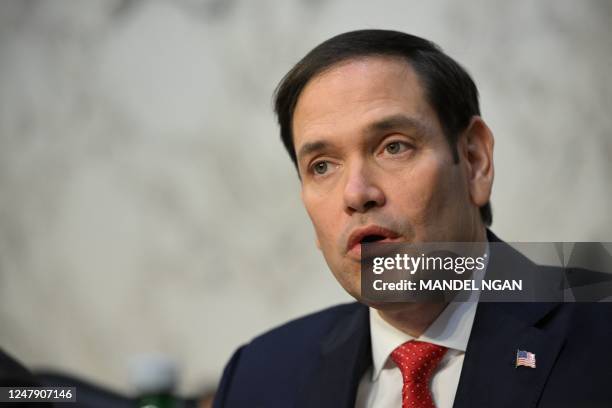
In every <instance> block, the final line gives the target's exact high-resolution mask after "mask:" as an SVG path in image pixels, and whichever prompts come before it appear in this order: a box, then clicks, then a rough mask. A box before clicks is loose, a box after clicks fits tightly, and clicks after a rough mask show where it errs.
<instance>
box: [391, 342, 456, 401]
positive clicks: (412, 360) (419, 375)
mask: <svg viewBox="0 0 612 408" xmlns="http://www.w3.org/2000/svg"><path fill="white" fill-rule="evenodd" d="M446 350H447V349H446V347H442V346H438V345H436V344H431V343H426V342H424V341H416V340H411V341H407V342H406V343H404V344H402V345H401V346H399V347H398V348H396V349H395V350H393V352H392V353H391V359H392V360H393V361H394V362H395V364H397V366H398V367H399V369H400V371H401V372H402V377H403V378H404V386H403V387H402V408H435V407H436V406H435V404H434V402H433V399H432V397H431V391H430V390H429V380H430V379H431V375H432V374H433V372H434V370H435V368H436V366H437V365H438V363H440V360H442V357H444V353H446Z"/></svg>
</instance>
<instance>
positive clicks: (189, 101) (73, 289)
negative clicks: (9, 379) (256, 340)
mask: <svg viewBox="0 0 612 408" xmlns="http://www.w3.org/2000/svg"><path fill="white" fill-rule="evenodd" d="M611 14H612V3H610V2H609V1H605V0H602V1H580V2H578V1H573V0H562V1H560V0H546V1H538V2H533V1H505V0H501V1H484V0H483V1H478V0H471V1H461V2H457V1H453V0H447V1H428V2H422V1H405V0H401V1H400V0H398V1H385V2H370V1H367V2H366V1H363V2H356V1H352V0H335V1H322V0H318V1H305V0H302V1H296V0H293V1H249V0H242V1H238V0H235V1H230V0H227V1H222V0H221V1H217V0H207V1H206V0H175V1H144V0H143V1H137V0H131V1H130V0H107V1H80V0H72V1H69V0H61V1H60V0H53V1H51V0H47V1H43V0H39V1H35V0H28V1H25V0H23V1H22V0H2V1H1V2H0V90H1V91H0V191H1V193H0V347H3V348H5V349H6V350H7V351H9V352H11V353H13V354H14V355H16V356H17V357H19V358H20V359H22V360H23V361H24V362H25V363H27V364H28V365H30V366H31V367H52V368H56V369H61V370H64V371H66V372H69V373H73V374H75V375H79V376H82V377H84V378H86V379H89V380H92V381H96V382H98V383H100V384H102V385H106V386H110V387H113V388H114V389H117V390H119V391H124V392H129V391H131V385H130V380H129V378H128V377H129V375H128V370H127V365H128V362H129V360H130V359H131V358H132V357H133V356H135V355H138V354H139V353H143V352H160V353H164V354H166V355H168V356H170V357H172V358H174V359H175V360H176V361H177V362H178V364H179V365H180V368H181V373H182V377H181V383H180V389H181V391H182V392H193V391H196V390H198V389H199V388H200V387H202V386H204V385H206V384H215V383H216V381H217V380H218V377H219V375H220V372H221V369H222V367H223V365H224V363H225V362H226V360H227V359H228V358H229V356H230V354H231V352H232V351H233V350H234V349H235V348H236V347H237V346H239V345H240V344H241V343H243V342H245V341H248V340H249V339H250V338H252V337H253V336H255V335H256V334H258V333H261V332H262V331H264V330H266V329H269V328H271V327H273V326H275V325H278V324H280V323H282V322H284V321H286V320H288V319H290V318H293V317H296V316H299V315H302V314H304V313H307V312H311V311H314V310H317V309H320V308H322V307H325V306H328V305H331V304H334V303H338V302H343V301H348V300H349V297H348V295H346V294H345V293H344V292H343V291H342V289H341V288H340V287H339V285H338V284H337V283H336V282H335V280H334V279H333V278H332V276H331V274H330V273H329V272H328V270H327V267H326V265H325V264H324V262H323V259H322V257H321V256H320V254H319V253H318V252H317V250H316V247H315V245H314V239H313V234H312V230H311V226H310V224H309V221H308V219H307V216H306V214H305V211H304V210H303V209H302V206H301V203H300V200H299V185H298V181H297V179H296V176H295V173H294V170H293V167H292V165H291V163H290V161H289V158H288V157H287V155H286V154H285V152H284V151H283V148H282V145H281V143H280V141H279V136H278V129H277V127H276V124H275V119H274V116H273V114H272V109H271V94H272V91H273V89H274V87H275V86H276V84H277V83H278V81H279V80H280V78H281V77H282V75H283V74H284V73H285V72H286V71H287V70H288V69H289V68H290V67H291V66H292V64H294V63H295V62H297V60H298V59H299V58H300V57H301V56H303V55H304V54H305V53H306V52H307V51H308V50H310V49H311V48H312V47H314V46H315V45H316V44H318V43H319V42H321V41H322V40H324V39H327V38H328V37H330V36H332V35H335V34H338V33H340V32H343V31H348V30H352V29H358V28H390V29H399V30H402V31H406V32H409V33H413V34H417V35H421V36H424V37H426V38H429V39H431V40H433V41H435V42H437V43H438V44H440V45H441V46H442V48H443V49H445V50H446V51H447V52H448V53H449V54H450V55H451V56H453V57H454V58H456V59H457V60H458V61H460V62H461V63H462V64H463V65H464V66H465V67H466V68H467V70H468V71H469V72H470V73H472V75H473V77H474V78H475V80H476V83H477V84H478V86H479V88H480V91H481V102H482V109H483V116H484V118H485V120H486V121H487V122H488V123H489V125H490V127H491V128H492V129H493V132H494V134H495V136H496V147H495V164H496V180H495V187H494V194H493V208H494V224H493V230H494V231H495V232H496V233H497V234H498V235H500V237H502V238H503V239H505V240H509V241H579V240H601V241H612V229H611V226H612V211H611V210H610V209H611V208H612V188H611V185H612V183H611V181H610V179H611V177H610V176H611V175H612V160H611V159H612V138H611V137H610V132H611V131H612V115H611V114H610V108H611V106H612V81H611V80H610V78H609V75H610V72H611V71H612V52H611V51H612V32H611V31H612V29H611V27H612V24H611V23H612V18H611Z"/></svg>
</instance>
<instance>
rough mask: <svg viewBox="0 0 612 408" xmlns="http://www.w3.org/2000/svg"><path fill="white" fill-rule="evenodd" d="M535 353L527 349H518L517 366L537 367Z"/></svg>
mask: <svg viewBox="0 0 612 408" xmlns="http://www.w3.org/2000/svg"><path fill="white" fill-rule="evenodd" d="M535 357H536V356H535V353H530V352H529V351H525V350H516V366H515V367H518V366H523V367H531V368H536V359H535Z"/></svg>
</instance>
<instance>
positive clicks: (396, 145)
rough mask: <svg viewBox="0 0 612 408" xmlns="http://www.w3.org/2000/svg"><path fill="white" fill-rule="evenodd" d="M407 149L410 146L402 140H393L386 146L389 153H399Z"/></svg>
mask: <svg viewBox="0 0 612 408" xmlns="http://www.w3.org/2000/svg"><path fill="white" fill-rule="evenodd" d="M406 149H408V146H407V145H406V143H402V142H391V143H389V144H388V145H386V146H385V151H386V152H387V153H389V154H398V153H401V152H403V151H404V150H406Z"/></svg>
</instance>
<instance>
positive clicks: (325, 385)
mask: <svg viewBox="0 0 612 408" xmlns="http://www.w3.org/2000/svg"><path fill="white" fill-rule="evenodd" d="M371 364H372V352H371V346H370V326H369V319H368V308H367V307H366V306H364V305H358V306H357V308H356V310H355V311H354V312H351V313H349V314H348V315H346V316H344V317H343V318H342V319H341V320H340V321H339V322H338V324H337V325H336V326H335V327H334V329H333V330H331V332H330V333H329V335H328V336H326V337H325V338H324V339H323V340H322V341H321V344H320V354H319V356H318V363H317V368H316V369H315V373H316V375H314V376H311V378H308V379H307V382H306V383H305V384H304V386H303V387H302V389H301V391H300V393H299V396H298V402H297V404H296V405H297V407H320V408H325V407H330V408H331V407H333V408H342V407H353V406H354V405H355V396H356V394H357V387H358V385H359V381H360V379H361V377H362V376H363V374H364V373H365V371H366V370H367V368H368V367H369V366H370V365H371Z"/></svg>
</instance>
